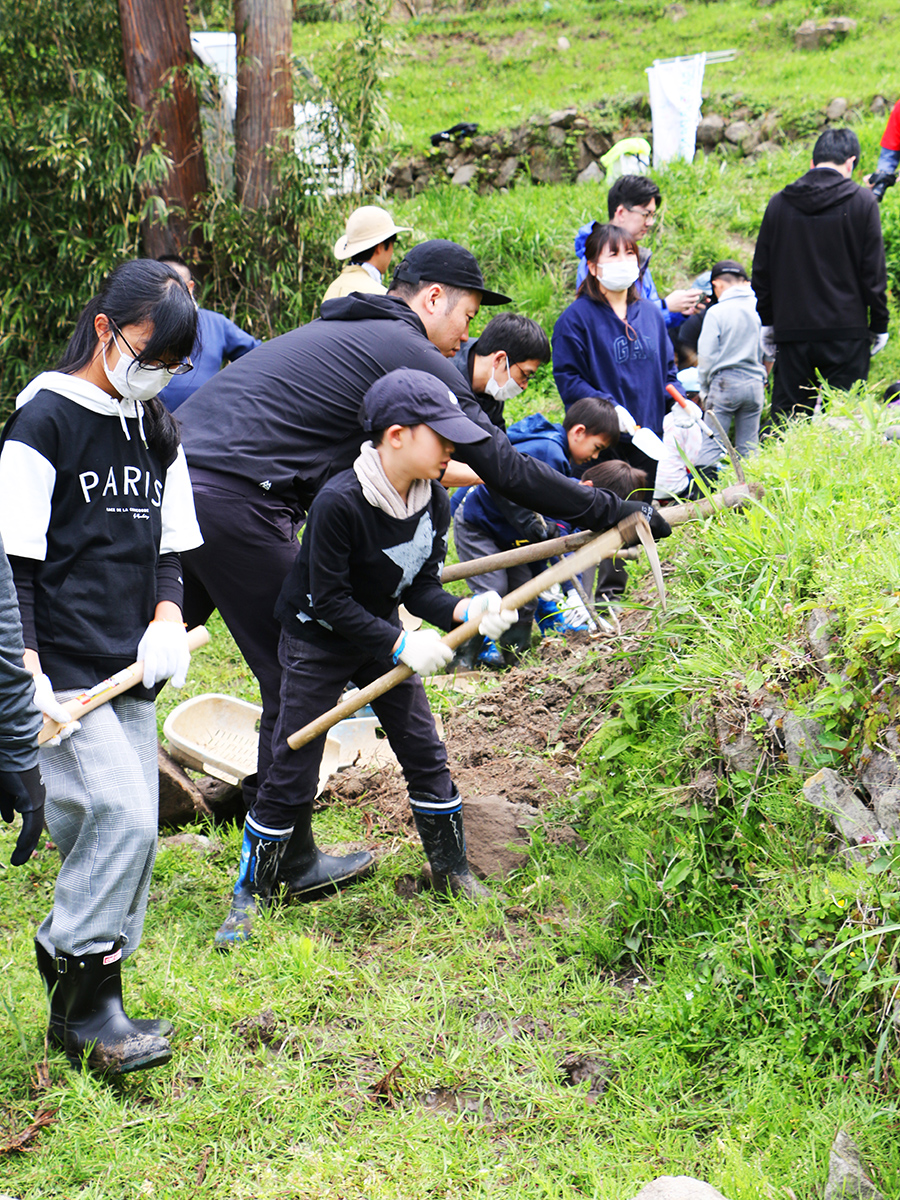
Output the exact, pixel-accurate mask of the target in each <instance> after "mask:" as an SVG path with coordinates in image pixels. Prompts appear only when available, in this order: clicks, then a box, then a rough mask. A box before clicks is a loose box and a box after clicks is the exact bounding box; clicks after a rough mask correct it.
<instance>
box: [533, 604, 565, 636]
mask: <svg viewBox="0 0 900 1200" xmlns="http://www.w3.org/2000/svg"><path fill="white" fill-rule="evenodd" d="M534 619H535V621H537V627H538V629H540V631H541V634H542V636H543V637H547V636H548V635H549V634H551V633H565V632H566V628H567V626H566V619H565V617H564V616H563V614H562V613H561V612H560V611H559V605H558V604H556V603H555V601H553V600H545V599H544V597H543V596H539V597H538V602H537V608H536V609H535V610H534Z"/></svg>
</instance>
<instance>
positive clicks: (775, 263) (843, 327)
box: [753, 167, 888, 342]
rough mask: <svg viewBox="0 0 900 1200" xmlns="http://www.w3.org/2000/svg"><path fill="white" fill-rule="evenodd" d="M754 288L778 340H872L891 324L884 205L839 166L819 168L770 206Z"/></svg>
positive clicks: (759, 245) (755, 262)
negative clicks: (883, 233) (881, 214)
mask: <svg viewBox="0 0 900 1200" xmlns="http://www.w3.org/2000/svg"><path fill="white" fill-rule="evenodd" d="M753 290H754V292H756V301H757V303H756V307H757V311H758V312H759V315H760V319H761V320H762V323H763V325H773V326H774V327H775V341H776V342H807V341H828V340H831V339H833V338H834V339H840V338H846V339H851V338H865V337H867V336H868V335H869V334H870V333H873V334H874V333H884V332H885V331H886V330H887V327H888V309H887V300H886V298H885V292H886V290H887V270H886V267H885V261H884V243H883V241H882V237H881V218H880V217H879V214H878V202H877V201H876V200H875V197H874V196H873V195H872V193H871V192H870V191H868V190H867V189H866V188H862V187H859V186H858V185H857V184H855V183H853V182H852V181H851V180H849V179H845V178H844V176H843V175H841V173H840V172H839V171H836V170H834V169H833V168H831V167H814V168H813V169H812V170H810V171H807V172H806V174H805V175H803V176H801V177H800V179H798V180H796V181H795V182H794V183H791V184H789V185H788V186H787V187H786V188H784V190H783V191H780V192H776V193H775V195H774V196H773V197H772V199H771V200H770V201H769V204H768V207H767V208H766V213H765V216H764V217H763V221H762V225H761V226H760V230H759V238H758V239H757V242H756V253H755V254H754V256H753Z"/></svg>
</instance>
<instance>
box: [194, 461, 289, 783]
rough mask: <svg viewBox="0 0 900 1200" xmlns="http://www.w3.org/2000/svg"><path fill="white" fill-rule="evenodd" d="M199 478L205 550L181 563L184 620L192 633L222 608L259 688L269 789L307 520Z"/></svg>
mask: <svg viewBox="0 0 900 1200" xmlns="http://www.w3.org/2000/svg"><path fill="white" fill-rule="evenodd" d="M191 475H192V480H193V484H194V505H195V507H196V510H197V519H198V521H199V522H200V530H201V532H202V534H203V545H202V546H200V547H198V549H196V550H190V551H189V552H188V553H187V554H182V556H181V562H182V568H183V574H184V619H185V621H186V623H187V625H188V627H189V628H190V627H192V626H194V625H198V624H202V622H204V621H205V620H207V618H208V617H209V616H210V614H211V613H212V612H213V610H214V609H216V608H217V609H218V610H219V612H220V613H221V614H222V620H223V621H224V622H225V624H226V625H227V626H228V628H229V630H230V631H231V636H232V637H233V638H234V640H235V641H236V642H237V644H238V648H239V650H240V652H241V654H243V656H244V658H245V659H246V661H247V665H248V666H249V668H250V670H251V671H252V672H253V674H254V675H255V676H256V678H257V681H258V682H259V690H260V694H261V696H262V705H263V715H262V718H261V720H260V724H259V758H258V772H259V779H260V782H262V780H263V779H264V777H265V775H266V772H267V771H268V769H269V765H270V763H271V761H272V734H273V732H274V729H275V718H276V717H277V715H278V698H279V691H280V687H281V666H280V664H279V662H278V638H279V635H280V633H281V626H280V624H279V623H278V622H277V621H276V620H275V617H274V612H275V602H276V600H277V599H278V593H279V592H280V591H281V585H282V584H283V583H284V581H285V578H286V577H287V574H288V571H290V569H291V566H292V564H293V562H294V559H295V558H296V557H297V553H298V551H299V549H300V545H299V543H298V541H297V532H298V530H299V529H300V514H299V513H298V512H297V511H296V510H294V509H292V508H291V507H290V506H289V505H287V504H286V503H285V501H284V500H281V499H279V498H278V497H277V496H268V495H266V493H265V492H263V491H262V490H261V489H260V488H255V487H253V485H252V484H247V483H245V482H244V481H242V480H240V479H234V478H232V477H230V476H228V475H219V474H216V473H214V472H212V471H192V472H191Z"/></svg>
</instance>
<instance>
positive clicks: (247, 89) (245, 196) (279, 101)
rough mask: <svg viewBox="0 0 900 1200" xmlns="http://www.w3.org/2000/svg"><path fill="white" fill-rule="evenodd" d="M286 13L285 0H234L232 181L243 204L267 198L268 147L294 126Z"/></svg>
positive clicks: (270, 177)
mask: <svg viewBox="0 0 900 1200" xmlns="http://www.w3.org/2000/svg"><path fill="white" fill-rule="evenodd" d="M291 16H292V7H291V0H234V31H235V34H236V35H237V71H238V88H237V118H236V120H235V125H234V140H235V147H234V186H235V193H236V195H237V198H238V200H239V201H240V202H241V203H242V204H246V205H247V206H248V207H249V208H263V207H264V206H265V205H266V204H268V202H269V200H270V199H271V198H272V196H273V194H274V192H275V187H276V182H277V181H276V178H275V171H274V169H273V163H272V158H271V152H270V148H271V147H281V146H284V144H285V135H286V133H287V132H288V131H291V130H293V128H294V95H293V82H292V78H291Z"/></svg>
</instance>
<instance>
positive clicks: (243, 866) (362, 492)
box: [216, 368, 518, 947]
mask: <svg viewBox="0 0 900 1200" xmlns="http://www.w3.org/2000/svg"><path fill="white" fill-rule="evenodd" d="M362 418H363V427H364V428H365V429H366V430H369V431H371V434H372V440H371V441H368V442H365V443H363V446H362V449H361V452H360V455H359V457H358V458H357V459H356V461H355V462H354V464H353V466H352V467H351V468H350V469H349V470H346V471H342V472H341V473H340V474H338V475H335V476H334V477H333V478H332V479H331V480H329V482H328V483H327V484H326V485H325V486H324V487H323V488H322V489H321V490H320V491H319V492H318V494H317V495H316V498H315V500H314V501H313V503H312V505H311V507H310V510H309V517H308V520H307V523H306V529H305V531H304V534H303V542H302V544H301V547H300V554H299V555H298V557H297V559H296V560H295V562H294V565H293V567H292V569H291V571H290V573H289V575H288V577H287V579H286V580H285V583H284V586H283V588H282V590H281V595H280V596H279V598H278V603H277V605H276V609H275V615H276V617H277V618H278V620H279V621H280V622H281V625H282V633H281V643H280V646H279V655H280V658H281V665H282V682H281V709H280V712H279V716H278V722H277V724H276V727H275V736H274V738H273V764H272V766H271V768H270V769H269V771H268V773H267V775H266V778H265V781H264V782H263V784H262V785H261V786H260V788H259V792H258V794H257V797H256V801H255V803H254V804H253V807H252V808H251V810H250V812H249V814H248V816H247V820H246V823H245V826H244V841H243V847H242V852H241V863H240V867H239V871H238V879H237V882H236V884H235V886H234V894H233V897H232V901H231V911H230V912H229V913H228V916H227V918H226V920H225V922H224V924H223V925H222V927H221V928H220V929H219V931H218V933H217V934H216V943H217V944H218V945H220V946H222V947H229V946H231V945H233V944H235V943H238V942H242V941H246V940H247V939H248V938H249V937H250V936H251V930H252V924H253V918H254V915H255V913H256V912H257V911H258V910H259V909H260V908H261V907H264V906H265V905H266V904H268V902H269V901H270V900H271V898H272V893H273V882H274V879H275V874H276V872H277V869H278V865H279V862H280V859H281V856H282V855H283V853H284V849H285V846H286V845H287V841H288V839H289V838H290V836H291V833H292V832H293V828H294V823H295V821H299V820H301V819H305V816H307V815H308V810H309V808H311V806H312V802H313V799H314V798H315V795H316V789H317V782H318V774H319V764H320V761H321V757H322V750H323V748H324V744H325V737H324V736H322V737H319V738H317V739H315V740H314V741H312V742H310V743H309V744H308V745H306V746H304V747H302V748H301V749H300V750H291V749H290V748H289V747H288V745H287V738H288V736H289V735H290V734H291V733H292V732H293V731H294V730H297V729H300V728H302V727H303V726H304V725H306V724H308V722H310V721H312V720H313V719H314V718H315V717H317V716H319V715H320V714H321V713H323V712H325V711H327V710H328V709H329V708H332V707H333V706H334V705H335V704H336V703H337V701H338V700H339V699H340V696H341V693H342V692H343V690H344V688H345V687H346V685H347V684H348V683H350V682H352V683H355V684H356V685H357V686H358V687H365V685H366V684H368V683H371V682H372V681H373V680H374V679H377V678H378V677H379V676H380V675H382V674H384V673H385V672H386V671H389V670H390V669H391V667H392V666H393V665H396V664H397V663H404V664H405V665H406V666H408V667H410V668H411V669H412V670H413V671H415V672H416V673H417V674H416V675H414V676H412V677H411V678H409V679H407V680H405V681H404V682H403V683H401V684H399V685H398V686H397V687H395V688H393V690H391V691H389V692H386V693H385V694H384V695H383V696H381V697H380V698H379V699H377V700H373V701H372V707H373V709H374V710H375V714H376V716H377V717H378V719H379V720H380V722H381V724H382V726H383V728H384V731H385V733H386V734H387V737H388V741H389V742H390V745H391V748H392V749H393V750H394V752H395V754H396V755H397V758H398V759H399V761H400V766H401V767H402V769H403V774H404V777H405V779H406V784H407V787H408V788H409V798H410V806H411V808H412V812H413V817H414V818H415V823H416V828H417V829H418V832H419V836H420V838H421V839H422V845H423V847H424V849H425V853H426V855H427V856H428V860H429V862H430V863H431V869H432V875H433V879H434V885H435V888H436V889H438V890H440V891H444V892H450V893H452V894H454V895H464V896H467V897H469V898H470V899H473V900H480V899H483V898H485V897H487V896H489V894H490V893H489V892H488V891H487V889H486V888H485V887H484V886H483V885H482V884H481V883H479V882H478V880H477V879H476V878H475V877H474V875H473V874H472V872H471V870H470V868H469V864H468V861H467V859H466V841H465V835H464V832H463V824H462V809H461V802H460V797H459V792H458V791H457V789H456V787H455V786H454V784H453V781H452V779H451V778H450V773H449V771H448V769H447V751H446V748H445V746H444V744H443V742H442V741H441V739H440V738H439V737H438V734H437V730H436V729H435V725H434V718H433V717H432V715H431V710H430V709H429V707H428V700H427V698H426V695H425V689H424V687H423V686H422V681H421V679H420V678H419V676H421V675H428V674H430V673H432V672H433V671H435V670H437V669H438V668H440V667H443V666H446V664H447V663H448V662H449V660H450V658H451V657H452V651H451V650H450V648H449V647H448V646H446V645H445V644H444V643H443V642H442V641H441V637H440V634H438V633H437V631H436V630H434V629H418V630H414V631H406V632H404V631H403V629H402V628H401V625H400V618H399V617H398V615H397V607H398V605H399V604H400V603H401V601H402V603H403V604H404V605H405V607H406V608H407V609H408V610H409V611H410V612H412V613H414V614H415V615H417V616H421V617H424V618H425V619H426V620H427V621H429V622H431V624H433V625H437V626H439V627H440V628H442V629H450V628H451V627H452V626H453V625H455V624H459V623H461V622H463V621H466V620H469V619H470V618H472V617H475V616H476V615H481V625H480V626H479V628H480V630H481V632H482V633H483V634H484V636H487V637H499V636H500V635H501V634H502V633H503V632H504V631H505V630H506V629H508V628H509V627H510V626H511V625H513V624H514V623H515V621H516V620H517V618H518V614H517V613H516V612H515V610H512V611H504V612H502V613H501V612H500V597H499V595H497V593H496V592H492V593H491V592H489V593H485V594H483V595H479V596H476V597H474V598H472V597H466V598H464V599H462V600H459V599H457V597H455V596H452V595H450V593H449V592H445V591H444V589H443V588H442V587H441V584H440V577H441V568H442V566H443V561H444V555H445V553H446V548H447V531H448V529H449V525H450V502H449V500H448V498H447V493H446V491H445V489H444V488H443V487H442V486H441V485H440V483H438V482H437V481H438V480H439V478H440V476H441V474H442V472H443V471H444V469H445V468H446V466H447V463H448V461H449V459H450V456H451V454H452V453H453V449H454V446H455V445H471V444H474V443H477V442H480V441H483V440H484V439H486V438H488V437H489V436H490V434H489V433H488V432H487V431H486V430H484V429H481V428H480V427H479V426H478V425H476V424H475V423H474V422H472V421H470V420H469V419H468V418H467V417H465V416H463V413H462V411H461V409H460V407H459V403H458V401H457V399H456V397H455V396H454V395H453V393H452V392H451V391H450V390H449V389H448V387H447V385H446V384H445V383H442V382H441V381H440V380H438V379H436V378H435V377H434V376H433V375H428V374H426V373H425V372H424V371H415V370H410V369H407V368H402V369H399V370H395V371H391V372H390V373H389V374H387V375H384V376H383V377H382V378H381V379H378V380H376V382H375V383H373V384H372V386H371V387H370V388H369V390H368V392H367V393H366V395H365V398H364V400H363V407H362Z"/></svg>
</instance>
